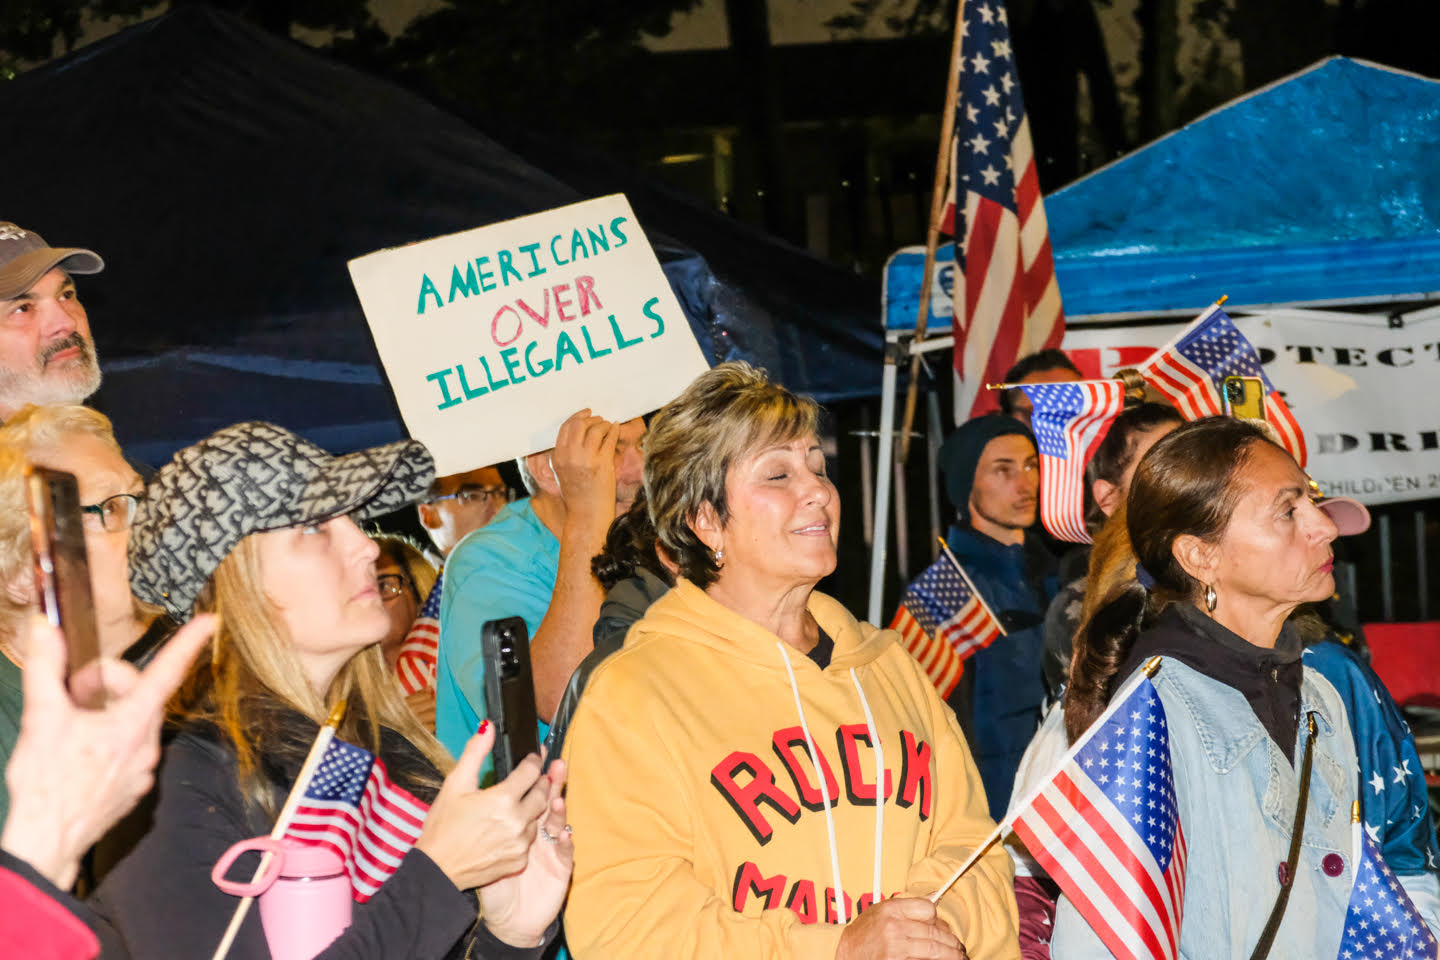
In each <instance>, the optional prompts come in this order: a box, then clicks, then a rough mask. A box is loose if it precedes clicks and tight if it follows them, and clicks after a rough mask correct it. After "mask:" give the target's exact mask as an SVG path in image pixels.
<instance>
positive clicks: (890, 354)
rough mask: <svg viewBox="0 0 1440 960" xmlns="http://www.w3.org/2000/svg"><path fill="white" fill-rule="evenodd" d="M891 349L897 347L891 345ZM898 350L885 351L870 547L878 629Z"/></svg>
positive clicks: (871, 612) (874, 620)
mask: <svg viewBox="0 0 1440 960" xmlns="http://www.w3.org/2000/svg"><path fill="white" fill-rule="evenodd" d="M888 346H890V347H891V348H893V347H894V346H895V344H893V343H892V344H888ZM895 353H896V351H895V350H894V349H887V350H886V351H885V367H884V370H883V371H882V373H881V375H880V425H879V427H878V428H877V429H876V431H875V432H876V433H877V434H878V435H879V437H880V445H879V446H880V449H879V453H878V455H877V456H876V458H875V522H874V531H875V539H874V540H873V541H872V542H871V545H870V609H869V613H868V615H867V616H866V619H867V620H869V621H870V622H871V623H873V624H875V625H876V626H883V624H882V623H881V622H880V608H881V603H882V601H883V599H884V597H883V594H884V592H885V548H886V547H887V546H888V545H889V543H890V530H889V521H890V465H891V463H892V462H893V460H894V455H895V386H896V383H897V379H898V378H897V377H896V370H895Z"/></svg>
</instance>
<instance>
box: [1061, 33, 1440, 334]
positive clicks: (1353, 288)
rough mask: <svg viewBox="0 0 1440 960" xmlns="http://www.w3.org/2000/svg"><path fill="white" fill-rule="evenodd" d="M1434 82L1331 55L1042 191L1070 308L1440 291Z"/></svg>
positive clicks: (1150, 312) (1393, 297)
mask: <svg viewBox="0 0 1440 960" xmlns="http://www.w3.org/2000/svg"><path fill="white" fill-rule="evenodd" d="M1437 117H1440V83H1437V82H1436V81H1434V80H1428V79H1425V78H1424V77H1418V76H1415V75H1413V74H1409V73H1404V72H1401V71H1398V70H1392V69H1389V68H1387V67H1381V66H1377V65H1375V64H1370V63H1364V62H1361V61H1356V60H1347V59H1345V58H1343V57H1332V58H1331V59H1328V60H1322V61H1321V62H1319V63H1317V64H1315V65H1314V66H1312V67H1310V68H1309V69H1308V70H1304V71H1302V72H1300V73H1297V74H1295V75H1293V76H1290V77H1287V78H1285V79H1283V80H1279V81H1277V82H1275V83H1273V84H1271V85H1269V86H1267V87H1264V88H1263V89H1261V90H1258V91H1256V92H1254V93H1252V94H1249V95H1248V96H1245V97H1242V98H1240V99H1239V100H1236V101H1233V102H1231V103H1229V104H1226V105H1225V106H1223V107H1220V108H1219V109H1217V110H1214V111H1212V112H1211V113H1209V114H1206V115H1205V116H1203V117H1201V118H1200V119H1198V120H1196V121H1194V122H1193V123H1191V124H1189V125H1187V126H1185V127H1184V128H1182V129H1180V130H1178V131H1176V132H1175V133H1172V134H1170V135H1169V136H1166V137H1163V138H1161V139H1160V140H1157V141H1155V142H1154V143H1152V144H1150V145H1149V146H1146V147H1145V148H1143V149H1141V150H1137V151H1136V152H1134V153H1132V154H1130V155H1128V156H1125V157H1122V158H1120V159H1119V160H1116V161H1115V162H1114V163H1111V164H1110V165H1109V166H1106V167H1104V168H1102V169H1100V170H1097V171H1096V172H1094V173H1092V174H1090V175H1089V176H1087V177H1085V178H1083V179H1081V180H1078V181H1076V182H1075V183H1073V184H1071V185H1070V186H1068V187H1066V188H1065V189H1063V190H1060V191H1058V192H1057V193H1055V194H1053V195H1052V196H1050V197H1048V198H1047V199H1046V201H1045V213H1046V216H1047V217H1048V218H1049V221H1050V239H1051V243H1052V245H1053V247H1054V251H1055V270H1056V274H1057V275H1058V277H1059V281H1060V293H1061V296H1062V297H1063V298H1064V302H1065V313H1066V316H1067V318H1068V319H1069V320H1071V321H1072V322H1073V321H1084V320H1087V319H1098V318H1102V317H1104V318H1118V317H1121V316H1160V315H1165V314H1172V313H1177V314H1186V313H1197V312H1199V311H1200V310H1201V309H1203V308H1204V307H1205V306H1206V305H1207V304H1209V303H1211V302H1212V301H1213V300H1214V299H1215V297H1216V296H1217V295H1219V294H1220V293H1225V294H1228V295H1229V297H1230V303H1231V304H1233V305H1234V306H1235V308H1236V309H1245V308H1247V307H1261V306H1275V305H1281V304H1283V305H1288V306H1318V305H1321V304H1325V305H1331V306H1334V305H1339V304H1353V303H1367V302H1369V303H1373V302H1379V301H1397V300H1400V301H1404V300H1409V301H1415V300H1427V299H1434V298H1436V297H1437V296H1440V293H1437V291H1440V164H1437V163H1436V157H1437V156H1440V123H1437V122H1436V118H1437Z"/></svg>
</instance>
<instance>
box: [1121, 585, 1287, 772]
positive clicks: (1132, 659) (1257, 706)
mask: <svg viewBox="0 0 1440 960" xmlns="http://www.w3.org/2000/svg"><path fill="white" fill-rule="evenodd" d="M1301 647H1302V644H1301V642H1300V637H1299V635H1298V634H1297V633H1296V632H1295V628H1294V627H1293V626H1291V625H1290V624H1289V623H1286V624H1285V626H1284V627H1283V628H1281V630H1280V636H1279V637H1278V638H1276V640H1275V646H1274V648H1273V649H1267V648H1265V647H1257V646H1256V645H1255V644H1253V643H1250V642H1249V641H1247V640H1246V639H1244V638H1243V637H1241V636H1240V635H1238V634H1236V633H1232V632H1231V631H1230V630H1228V629H1226V628H1225V627H1223V626H1221V625H1220V624H1218V623H1216V622H1215V621H1214V620H1213V619H1211V618H1210V617H1208V616H1206V615H1205V614H1204V613H1201V612H1200V611H1199V610H1198V609H1196V608H1195V607H1194V606H1192V605H1191V604H1188V603H1172V604H1171V605H1170V606H1168V607H1166V608H1165V610H1164V612H1162V613H1161V614H1160V617H1159V619H1158V620H1157V621H1156V622H1155V625H1154V626H1152V627H1151V628H1150V629H1148V630H1146V631H1145V632H1144V633H1142V634H1140V638H1139V639H1138V640H1136V641H1135V646H1134V648H1132V649H1131V651H1130V655H1129V656H1128V657H1126V659H1125V662H1124V664H1123V665H1122V666H1121V667H1120V670H1119V672H1118V673H1116V675H1115V682H1116V683H1117V684H1118V683H1120V682H1123V681H1124V679H1125V678H1126V677H1128V676H1130V674H1131V673H1133V672H1134V671H1135V668H1136V667H1138V666H1140V664H1142V663H1144V662H1145V661H1146V660H1148V659H1149V658H1151V657H1154V656H1165V657H1174V658H1175V659H1176V660H1179V661H1180V662H1181V663H1183V664H1185V665H1186V666H1188V667H1190V668H1192V669H1194V670H1197V671H1199V672H1200V673H1203V674H1204V675H1205V676H1207V677H1209V678H1211V679H1212V680H1218V681H1219V682H1220V683H1223V684H1225V685H1226V686H1229V687H1233V688H1234V689H1235V690H1238V691H1239V692H1240V693H1242V694H1244V696H1245V699H1246V701H1248V702H1249V704H1250V709H1252V710H1254V711H1255V717H1256V718H1257V719H1258V720H1259V721H1260V723H1261V725H1263V726H1264V727H1265V730H1266V732H1268V733H1269V734H1270V739H1272V740H1274V741H1275V744H1276V745H1277V746H1278V747H1279V748H1280V749H1281V750H1283V751H1284V752H1285V758H1286V759H1287V760H1289V761H1290V762H1291V763H1292V764H1293V763H1294V762H1295V740H1296V736H1297V734H1298V732H1299V727H1300V679H1301V677H1302V675H1303V674H1304V667H1303V666H1302V665H1301V663H1300V653H1301Z"/></svg>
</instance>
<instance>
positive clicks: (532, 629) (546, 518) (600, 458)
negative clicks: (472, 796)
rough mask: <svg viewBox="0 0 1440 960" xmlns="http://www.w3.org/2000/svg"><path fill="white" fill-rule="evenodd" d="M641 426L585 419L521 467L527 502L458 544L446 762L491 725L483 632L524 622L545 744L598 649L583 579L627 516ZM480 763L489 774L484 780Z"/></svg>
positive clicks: (443, 708) (446, 691)
mask: <svg viewBox="0 0 1440 960" xmlns="http://www.w3.org/2000/svg"><path fill="white" fill-rule="evenodd" d="M644 432H645V422H644V421H643V420H641V419H640V418H638V417H637V418H635V419H634V420H629V421H626V422H625V423H611V422H610V421H607V420H604V419H602V418H600V417H597V416H593V415H591V413H590V411H589V410H588V409H587V410H581V411H580V412H578V413H576V414H575V415H574V416H572V417H570V419H568V420H566V421H565V423H564V424H562V425H561V427H560V431H559V434H558V435H557V436H556V439H555V447H554V448H553V449H551V450H544V451H541V452H539V453H532V454H530V455H529V456H527V457H523V458H521V460H520V461H519V466H520V474H521V477H522V479H523V480H524V481H525V487H526V489H527V490H528V491H529V492H530V496H529V497H528V498H526V499H524V500H518V501H516V502H515V503H512V504H508V505H507V506H506V507H504V508H503V509H502V510H501V511H500V513H498V514H497V515H496V516H495V519H494V520H492V521H490V523H489V524H487V525H486V526H484V527H482V528H481V529H479V530H476V531H474V532H473V533H471V534H469V535H468V536H466V537H465V539H463V540H461V541H460V542H459V543H458V544H457V545H456V546H455V548H454V549H453V550H452V551H451V552H450V557H449V559H448V560H447V562H446V564H445V585H444V587H443V588H442V593H441V599H440V663H439V668H438V673H437V677H436V690H435V727H436V729H435V732H436V735H437V736H438V737H439V738H440V742H441V743H443V744H444V745H445V747H446V749H448V750H449V751H450V752H451V753H452V754H455V755H457V756H458V755H459V753H460V751H461V749H463V747H464V745H465V741H466V740H468V739H469V738H470V736H471V735H472V734H473V733H474V732H475V728H476V727H477V726H478V725H479V723H480V720H481V718H483V717H485V716H486V707H485V664H484V659H483V657H482V655H481V649H480V631H481V628H482V627H483V626H484V624H485V623H486V622H487V621H490V620H498V619H500V618H501V617H521V618H522V619H524V621H525V626H526V628H527V629H528V631H529V634H530V661H531V673H532V676H533V679H534V682H535V706H536V710H537V712H538V713H539V715H540V717H541V724H540V735H541V737H542V738H543V737H544V735H545V733H546V732H547V730H548V728H549V727H548V723H547V722H546V721H548V720H549V719H550V718H551V717H553V716H554V715H555V708H556V707H557V706H558V705H559V703H560V697H561V695H562V694H563V693H564V690H565V684H566V682H568V681H569V679H570V674H571V672H572V671H574V669H575V667H576V665H578V664H579V663H580V661H581V660H582V659H584V657H585V655H586V654H587V653H589V652H590V650H591V649H592V648H593V646H594V643H593V640H592V637H591V632H592V630H593V629H594V626H595V620H596V618H597V617H598V616H599V614H600V604H601V602H602V600H603V599H604V593H603V591H602V590H601V588H600V584H599V582H598V581H596V579H595V577H594V575H593V574H592V573H591V572H590V561H591V559H592V558H593V557H594V556H595V555H596V554H597V553H599V552H600V549H601V547H602V546H603V545H604V542H605V533H606V531H608V530H609V528H610V524H611V522H612V521H613V520H614V519H615V518H616V517H617V516H619V515H620V514H621V513H624V512H625V511H626V510H628V509H629V508H630V504H631V502H632V501H633V500H634V499H635V495H636V494H637V493H638V492H639V490H640V482H641V474H642V470H643V468H644V454H643V453H642V452H641V446H640V442H641V437H642V435H643V434H644ZM490 769H491V767H490V761H489V760H488V759H487V760H486V764H485V768H484V773H485V775H488V773H489V771H490Z"/></svg>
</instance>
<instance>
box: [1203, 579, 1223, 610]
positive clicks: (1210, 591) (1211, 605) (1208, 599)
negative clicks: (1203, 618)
mask: <svg viewBox="0 0 1440 960" xmlns="http://www.w3.org/2000/svg"><path fill="white" fill-rule="evenodd" d="M1219 602H1220V598H1219V597H1217V596H1216V595H1215V588H1214V587H1212V586H1211V585H1210V584H1208V583H1207V584H1205V611H1206V612H1207V613H1214V612H1215V604H1217V603H1219Z"/></svg>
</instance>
